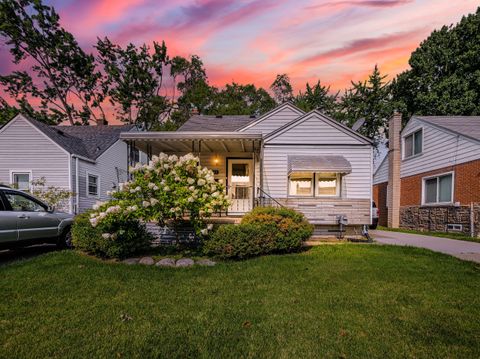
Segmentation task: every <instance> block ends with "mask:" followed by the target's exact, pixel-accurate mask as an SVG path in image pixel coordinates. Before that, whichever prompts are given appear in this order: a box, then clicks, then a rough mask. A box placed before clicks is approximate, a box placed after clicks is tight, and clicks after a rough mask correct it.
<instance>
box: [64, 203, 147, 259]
mask: <svg viewBox="0 0 480 359" xmlns="http://www.w3.org/2000/svg"><path fill="white" fill-rule="evenodd" d="M89 219H90V213H89V212H87V213H83V214H80V215H78V216H76V217H75V222H74V223H73V226H72V244H73V245H74V247H75V248H76V249H78V250H81V251H84V252H87V253H90V254H93V255H96V256H99V257H103V258H125V257H129V256H132V255H135V254H138V253H141V252H143V251H145V250H146V249H148V247H149V246H150V243H151V241H152V240H153V238H152V236H151V235H150V233H148V232H147V229H146V227H145V224H142V223H140V222H139V221H138V220H128V221H116V222H113V221H112V222H110V223H108V224H107V223H102V224H100V225H98V226H96V227H95V228H94V227H92V226H91V225H90V223H89Z"/></svg>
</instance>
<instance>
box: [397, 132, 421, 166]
mask: <svg viewBox="0 0 480 359" xmlns="http://www.w3.org/2000/svg"><path fill="white" fill-rule="evenodd" d="M420 131H421V132H422V150H421V151H420V152H419V153H415V134H416V133H417V132H420ZM409 136H412V150H413V155H411V156H408V157H407V156H405V139H406V138H407V137H409ZM424 141H425V130H424V128H423V126H420V127H416V128H415V129H413V130H411V131H409V132H407V133H406V134H405V135H403V134H402V161H406V160H410V159H412V158H416V157H419V156H421V155H423V150H424V147H425V143H424Z"/></svg>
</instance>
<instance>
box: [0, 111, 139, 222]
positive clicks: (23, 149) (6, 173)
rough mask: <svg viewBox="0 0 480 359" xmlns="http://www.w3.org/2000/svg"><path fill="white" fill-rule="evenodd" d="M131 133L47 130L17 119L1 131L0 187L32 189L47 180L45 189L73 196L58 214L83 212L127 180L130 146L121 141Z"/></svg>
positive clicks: (101, 129)
mask: <svg viewBox="0 0 480 359" xmlns="http://www.w3.org/2000/svg"><path fill="white" fill-rule="evenodd" d="M132 129H133V126H131V125H127V126H48V125H46V124H44V123H41V122H38V121H36V120H34V119H31V118H28V117H26V116H23V115H18V116H16V117H15V118H13V119H12V120H11V121H10V122H8V123H7V124H6V125H5V126H3V127H2V128H0V183H4V184H14V185H17V186H19V185H20V186H24V185H27V186H28V182H30V181H32V180H37V179H40V178H42V177H43V178H45V180H46V185H47V186H55V187H60V188H63V189H67V190H69V191H70V192H74V193H75V196H73V197H72V198H71V200H70V201H69V202H68V203H65V204H63V205H62V207H61V208H59V209H60V210H63V211H68V212H71V213H73V212H82V211H85V210H86V209H89V208H91V207H92V205H93V204H94V203H95V202H96V201H98V200H105V199H107V198H108V195H107V191H110V190H111V189H112V188H115V187H116V186H117V185H118V183H119V182H122V181H125V180H126V179H127V176H126V174H127V170H128V163H127V161H128V155H127V153H128V145H127V144H126V143H125V142H123V141H120V140H119V136H120V133H121V132H122V131H130V130H132ZM89 175H90V182H92V183H91V188H90V190H91V191H88V181H89ZM77 177H78V178H77ZM23 179H25V180H26V182H25V183H23V182H21V180H23ZM95 180H97V181H98V183H96V186H94V183H93V182H94V181H95ZM93 190H95V191H93ZM89 192H90V193H89ZM93 192H96V194H94V193H93Z"/></svg>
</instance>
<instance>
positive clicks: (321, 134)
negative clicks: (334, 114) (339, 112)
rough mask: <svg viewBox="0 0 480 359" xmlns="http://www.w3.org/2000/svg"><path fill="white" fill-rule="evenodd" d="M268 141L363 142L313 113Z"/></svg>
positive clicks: (309, 142)
mask: <svg viewBox="0 0 480 359" xmlns="http://www.w3.org/2000/svg"><path fill="white" fill-rule="evenodd" d="M266 142H267V143H273V144H277V143H278V144H299V145H302V144H317V145H327V144H335V145H345V144H362V142H361V141H360V140H359V139H357V138H355V137H354V136H352V135H350V134H348V133H345V132H344V131H342V130H340V129H338V128H336V127H334V126H332V125H331V124H330V123H329V122H328V121H327V120H324V119H322V118H321V117H320V115H318V114H315V113H313V114H312V115H310V116H309V117H307V118H305V119H304V120H302V121H300V122H299V123H298V124H297V125H294V126H293V127H290V128H289V129H288V130H287V131H285V132H283V133H280V134H278V135H277V136H273V137H272V138H267V139H266Z"/></svg>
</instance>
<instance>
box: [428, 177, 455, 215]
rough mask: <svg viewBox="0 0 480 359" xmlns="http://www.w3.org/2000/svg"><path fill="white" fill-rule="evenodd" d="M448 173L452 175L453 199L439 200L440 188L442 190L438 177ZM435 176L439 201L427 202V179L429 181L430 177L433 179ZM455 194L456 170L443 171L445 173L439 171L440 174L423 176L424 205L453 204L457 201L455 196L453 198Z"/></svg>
mask: <svg viewBox="0 0 480 359" xmlns="http://www.w3.org/2000/svg"><path fill="white" fill-rule="evenodd" d="M448 175H452V193H451V201H450V202H438V194H439V190H440V186H439V181H438V178H439V177H443V176H448ZM433 178H437V202H429V203H426V202H425V181H427V180H429V179H433ZM454 194H455V171H449V172H443V173H438V174H435V175H431V176H425V177H422V203H421V205H422V206H442V205H451V204H453V203H454V202H455V198H453V196H454Z"/></svg>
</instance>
